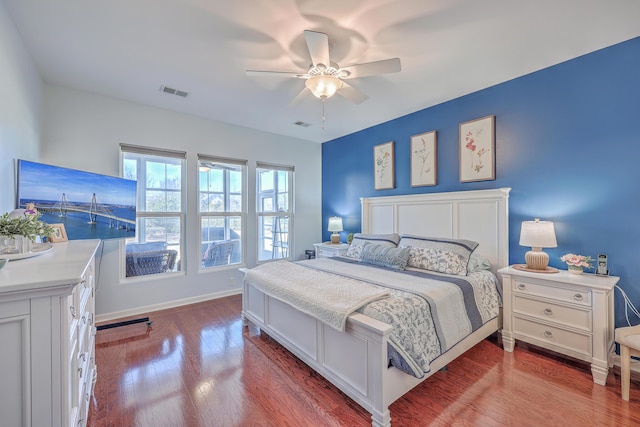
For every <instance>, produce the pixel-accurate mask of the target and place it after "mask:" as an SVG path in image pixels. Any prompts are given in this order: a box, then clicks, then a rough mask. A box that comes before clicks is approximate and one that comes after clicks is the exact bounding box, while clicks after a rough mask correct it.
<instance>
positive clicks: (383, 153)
mask: <svg viewBox="0 0 640 427" xmlns="http://www.w3.org/2000/svg"><path fill="white" fill-rule="evenodd" d="M373 175H374V188H375V189H376V190H388V189H391V188H394V187H395V176H394V156H393V141H389V142H385V143H384V144H380V145H376V146H375V147H373Z"/></svg>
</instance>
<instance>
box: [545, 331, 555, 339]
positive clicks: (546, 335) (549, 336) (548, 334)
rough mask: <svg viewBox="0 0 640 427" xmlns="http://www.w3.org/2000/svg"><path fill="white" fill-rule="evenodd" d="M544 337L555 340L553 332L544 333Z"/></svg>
mask: <svg viewBox="0 0 640 427" xmlns="http://www.w3.org/2000/svg"><path fill="white" fill-rule="evenodd" d="M544 337H545V338H553V334H552V333H551V331H544Z"/></svg>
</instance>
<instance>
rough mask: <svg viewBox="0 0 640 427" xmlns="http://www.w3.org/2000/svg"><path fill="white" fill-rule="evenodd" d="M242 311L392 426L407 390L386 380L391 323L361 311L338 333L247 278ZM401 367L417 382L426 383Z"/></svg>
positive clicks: (377, 426) (380, 426) (379, 424)
mask: <svg viewBox="0 0 640 427" xmlns="http://www.w3.org/2000/svg"><path fill="white" fill-rule="evenodd" d="M242 316H243V319H244V322H245V325H246V324H247V323H246V322H247V321H251V322H252V323H254V324H255V325H256V326H258V327H259V328H260V329H262V330H263V331H264V332H266V333H267V334H269V335H270V336H271V337H272V338H274V339H275V340H276V341H278V342H279V343H280V344H282V345H283V346H284V347H285V348H287V349H288V350H289V351H291V352H292V353H293V354H295V355H296V356H297V357H298V358H299V359H300V360H302V361H303V362H305V363H306V364H307V365H309V366H311V367H312V368H313V369H314V370H315V371H316V372H318V373H319V374H320V375H322V376H323V377H324V378H326V379H327V380H328V381H330V382H331V383H332V384H334V385H335V386H336V387H338V388H339V389H340V390H342V391H343V392H344V393H345V394H347V395H348V396H349V397H351V398H352V399H353V400H355V401H356V402H357V403H358V404H359V405H360V406H362V407H363V408H364V409H366V410H367V411H368V412H370V413H371V418H372V425H373V426H374V427H389V426H390V425H391V416H390V413H389V405H390V404H391V403H392V402H393V401H394V400H395V399H397V398H398V397H400V396H401V395H402V394H404V393H405V392H406V390H405V391H404V392H402V393H401V394H400V395H398V396H395V397H394V396H393V395H394V394H396V393H392V391H393V387H388V384H385V382H388V381H389V377H388V375H387V372H388V371H389V369H388V368H387V339H388V336H389V333H390V332H391V326H389V325H387V324H386V323H382V322H380V321H378V320H375V319H372V318H370V317H367V316H364V315H362V314H359V313H356V314H353V315H351V316H350V317H349V319H348V320H347V326H346V330H345V332H344V333H342V332H338V331H336V330H335V329H333V328H331V327H330V326H327V325H325V324H323V323H322V322H320V321H318V320H316V319H315V318H313V317H311V316H309V315H307V314H305V313H302V312H300V311H298V310H296V309H295V308H293V307H291V306H289V305H288V304H286V303H283V302H281V301H279V300H277V299H274V298H271V297H269V296H268V295H265V294H263V293H262V292H260V291H259V290H257V289H255V288H254V287H253V286H251V285H250V284H246V283H245V285H244V294H243V300H242ZM396 371H397V372H398V373H400V374H401V375H403V376H405V377H407V379H410V380H412V381H411V382H413V383H414V385H415V384H418V383H419V382H420V380H418V379H416V378H413V377H411V376H409V375H406V374H404V373H402V372H400V371H398V370H396ZM390 391H391V392H390Z"/></svg>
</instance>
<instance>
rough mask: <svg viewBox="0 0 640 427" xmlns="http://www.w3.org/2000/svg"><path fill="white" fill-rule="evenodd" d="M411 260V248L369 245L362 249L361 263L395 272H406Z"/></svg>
mask: <svg viewBox="0 0 640 427" xmlns="http://www.w3.org/2000/svg"><path fill="white" fill-rule="evenodd" d="M408 260H409V248H395V247H391V246H386V245H376V244H374V243H369V244H368V245H365V246H364V247H363V248H362V259H361V262H364V263H367V264H372V265H377V266H380V267H385V268H392V269H394V270H404V268H405V267H406V266H407V261H408Z"/></svg>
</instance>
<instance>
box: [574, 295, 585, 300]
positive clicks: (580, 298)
mask: <svg viewBox="0 0 640 427" xmlns="http://www.w3.org/2000/svg"><path fill="white" fill-rule="evenodd" d="M573 299H574V300H576V301H582V300H583V299H584V297H583V296H582V295H581V294H575V295H574V296H573Z"/></svg>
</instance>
